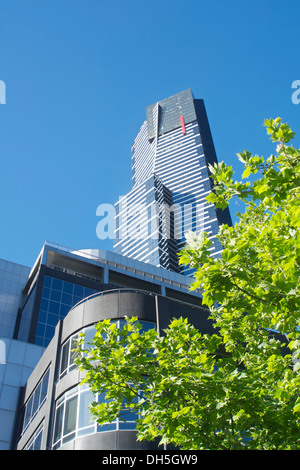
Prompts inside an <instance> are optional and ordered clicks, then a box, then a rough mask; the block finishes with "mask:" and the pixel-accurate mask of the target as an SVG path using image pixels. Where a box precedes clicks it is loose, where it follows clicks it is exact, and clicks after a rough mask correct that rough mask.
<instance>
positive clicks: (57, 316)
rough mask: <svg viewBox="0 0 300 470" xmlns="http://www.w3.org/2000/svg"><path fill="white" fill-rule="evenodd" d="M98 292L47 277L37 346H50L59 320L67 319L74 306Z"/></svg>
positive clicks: (36, 340)
mask: <svg viewBox="0 0 300 470" xmlns="http://www.w3.org/2000/svg"><path fill="white" fill-rule="evenodd" d="M96 292H97V291H96V290H93V289H89V288H87V287H83V286H81V285H78V284H75V283H71V282H68V281H63V280H61V279H57V278H55V277H51V276H45V278H44V286H43V291H42V298H41V305H40V311H39V318H38V325H37V330H36V339H35V344H38V345H40V346H44V347H46V346H48V344H49V342H50V341H51V339H52V338H53V335H54V331H55V326H56V325H57V323H58V322H59V320H62V319H63V318H65V316H66V315H67V314H68V312H69V311H70V310H71V308H72V307H74V305H76V304H77V303H78V302H80V301H81V300H82V299H84V298H86V297H89V296H90V295H92V294H95V293H96Z"/></svg>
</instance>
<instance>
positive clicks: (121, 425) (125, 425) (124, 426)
mask: <svg viewBox="0 0 300 470" xmlns="http://www.w3.org/2000/svg"><path fill="white" fill-rule="evenodd" d="M135 428H136V423H134V422H131V423H124V422H122V421H120V422H119V429H135Z"/></svg>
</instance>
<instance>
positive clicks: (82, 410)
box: [78, 389, 95, 428]
mask: <svg viewBox="0 0 300 470" xmlns="http://www.w3.org/2000/svg"><path fill="white" fill-rule="evenodd" d="M94 400H95V397H94V394H93V392H92V391H91V390H89V389H87V390H85V391H84V392H83V393H81V395H80V406H79V417H78V427H79V428H85V427H87V426H91V425H92V424H93V423H92V421H91V413H90V411H89V405H90V404H91V403H92V402H93V401H94Z"/></svg>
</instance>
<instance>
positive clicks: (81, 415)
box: [52, 384, 137, 450]
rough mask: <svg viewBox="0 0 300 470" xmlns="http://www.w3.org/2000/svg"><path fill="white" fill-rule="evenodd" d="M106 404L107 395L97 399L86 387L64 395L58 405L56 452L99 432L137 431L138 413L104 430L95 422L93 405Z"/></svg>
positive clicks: (107, 426)
mask: <svg viewBox="0 0 300 470" xmlns="http://www.w3.org/2000/svg"><path fill="white" fill-rule="evenodd" d="M104 400H105V394H104V393H100V394H95V395H94V394H93V393H92V392H91V390H90V389H89V388H88V386H87V385H85V384H84V385H78V386H76V387H74V388H72V389H70V390H68V391H67V392H66V393H64V394H63V395H62V396H61V397H60V398H59V399H58V400H57V402H56V409H55V422H54V433H53V442H52V448H53V449H54V450H55V449H58V448H59V447H61V446H62V445H64V444H66V443H67V442H70V441H72V440H74V439H76V438H78V437H83V436H87V435H90V434H95V433H98V432H107V431H118V430H127V431H132V430H135V427H136V419H137V414H136V413H134V412H132V413H129V412H126V414H124V415H123V416H122V419H119V418H117V419H116V420H115V421H113V422H112V423H107V424H104V425H102V426H100V425H98V424H97V423H96V422H95V421H93V420H92V419H91V414H90V411H89V405H90V404H91V403H92V402H94V401H96V402H98V403H103V402H104ZM123 419H125V420H126V421H123Z"/></svg>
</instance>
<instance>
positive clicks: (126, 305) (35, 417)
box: [14, 289, 212, 450]
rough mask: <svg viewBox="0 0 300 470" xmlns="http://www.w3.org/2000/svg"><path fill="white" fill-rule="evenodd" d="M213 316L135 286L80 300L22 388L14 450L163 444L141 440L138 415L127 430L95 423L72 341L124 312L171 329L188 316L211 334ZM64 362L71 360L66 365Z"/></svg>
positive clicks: (132, 447)
mask: <svg viewBox="0 0 300 470" xmlns="http://www.w3.org/2000/svg"><path fill="white" fill-rule="evenodd" d="M208 315H209V312H208V311H207V310H205V309H203V308H202V307H198V306H195V305H192V304H188V303H184V302H180V301H177V300H174V299H170V298H167V297H163V296H160V295H157V294H151V293H147V292H142V291H137V290H130V289H124V290H122V289H121V290H113V291H106V292H103V293H101V294H97V295H95V296H92V297H90V298H88V299H86V300H84V301H82V302H81V303H79V304H78V305H77V306H75V307H74V308H73V309H72V310H71V311H70V312H69V314H68V315H67V316H66V318H65V319H64V320H63V321H61V322H60V323H59V324H58V325H57V327H56V331H55V335H54V338H53V339H52V341H51V343H50V344H49V346H48V348H47V349H46V351H45V353H44V355H43V356H42V358H41V359H40V361H39V363H38V364H37V366H36V368H35V369H34V371H33V373H32V375H31V377H30V378H29V380H28V382H27V385H26V387H24V389H23V391H22V396H21V397H20V408H21V409H22V411H23V412H22V413H20V420H19V423H17V425H16V428H15V445H14V448H16V449H18V450H21V449H27V448H34V446H36V447H35V448H39V449H42V450H43V449H54V448H59V449H82V450H84V449H87V450H88V449H89V450H92V449H95V450H96V449H97V450H138V449H149V450H153V449H156V448H158V447H157V443H156V442H146V441H144V442H137V441H136V431H135V430H134V427H135V426H134V417H129V419H128V424H127V425H126V423H125V425H124V426H123V425H122V426H123V427H125V428H126V429H122V426H120V423H119V422H116V423H112V425H111V426H110V427H108V428H104V427H103V428H102V429H100V428H99V427H97V426H96V424H95V423H94V424H90V422H89V420H88V418H87V413H86V407H84V406H85V405H87V404H88V402H89V396H88V393H89V391H88V390H87V389H85V388H84V387H79V384H80V382H81V380H82V378H83V375H82V373H81V372H80V371H79V370H78V369H76V368H75V367H72V364H71V362H70V359H68V358H69V357H70V353H69V351H70V350H71V349H70V347H69V343H70V342H71V340H72V337H73V336H74V335H75V336H76V334H77V333H78V332H80V331H82V330H84V329H86V331H90V330H91V329H92V328H93V325H94V324H95V323H96V322H98V321H100V320H103V319H106V318H109V319H111V320H114V321H122V319H123V318H124V316H128V317H130V316H137V317H138V318H139V320H140V321H141V323H143V322H144V325H145V327H146V328H149V327H157V325H159V327H160V328H161V329H163V328H166V327H167V326H168V324H169V323H170V320H171V319H172V318H175V317H179V316H184V317H188V318H189V321H190V322H191V323H193V324H194V326H196V327H197V328H199V329H200V330H201V331H203V333H210V332H212V326H211V324H210V322H209V320H208ZM68 348H69V349H68ZM68 354H69V356H68ZM62 361H65V362H64V364H63V366H62ZM45 377H47V390H45ZM42 390H43V392H42ZM66 417H67V418H66ZM58 418H59V419H58ZM24 424H25V426H24ZM92 426H94V427H92ZM53 439H54V440H53Z"/></svg>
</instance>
